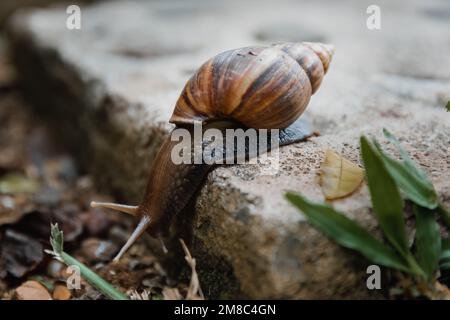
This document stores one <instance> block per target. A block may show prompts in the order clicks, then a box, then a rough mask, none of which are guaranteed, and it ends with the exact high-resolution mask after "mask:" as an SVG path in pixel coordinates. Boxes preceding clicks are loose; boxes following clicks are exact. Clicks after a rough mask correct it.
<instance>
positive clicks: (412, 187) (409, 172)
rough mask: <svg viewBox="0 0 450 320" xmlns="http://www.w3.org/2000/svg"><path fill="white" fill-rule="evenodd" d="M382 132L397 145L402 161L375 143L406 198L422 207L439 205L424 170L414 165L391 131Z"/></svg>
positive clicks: (429, 207)
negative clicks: (386, 152) (387, 153)
mask: <svg viewBox="0 0 450 320" xmlns="http://www.w3.org/2000/svg"><path fill="white" fill-rule="evenodd" d="M383 132H384V135H385V136H386V137H387V138H388V139H389V141H391V142H392V143H393V144H394V145H395V146H396V147H397V149H398V150H399V152H400V154H401V155H402V158H403V163H402V162H400V161H397V160H395V159H393V158H391V157H389V156H388V155H386V154H385V153H384V152H383V149H382V148H381V146H380V145H379V144H378V143H375V146H376V147H377V149H378V152H379V153H380V155H381V156H382V158H383V161H384V164H385V166H386V169H387V170H388V171H389V173H390V174H391V176H392V178H394V180H395V181H396V183H397V184H398V186H399V187H400V189H401V190H402V191H403V192H404V193H405V194H406V196H407V197H408V199H410V200H411V201H413V202H414V203H416V204H418V205H420V206H422V207H425V208H428V209H435V208H436V207H437V206H438V205H439V201H438V196H437V193H436V191H435V190H434V187H433V184H432V183H431V181H430V180H429V179H428V177H427V175H426V174H425V172H424V171H422V170H420V169H419V168H418V167H417V166H416V164H415V162H414V161H413V160H412V159H411V157H410V156H409V154H408V153H407V152H406V150H405V149H403V147H402V146H401V145H400V142H399V141H398V140H397V138H395V137H394V135H393V134H392V133H390V132H389V131H388V130H386V129H383Z"/></svg>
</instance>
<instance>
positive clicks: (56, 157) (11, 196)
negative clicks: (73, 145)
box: [0, 58, 203, 300]
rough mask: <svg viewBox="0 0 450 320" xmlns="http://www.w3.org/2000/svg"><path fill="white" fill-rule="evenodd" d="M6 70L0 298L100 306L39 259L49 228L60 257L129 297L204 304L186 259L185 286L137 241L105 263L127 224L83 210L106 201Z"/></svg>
mask: <svg viewBox="0 0 450 320" xmlns="http://www.w3.org/2000/svg"><path fill="white" fill-rule="evenodd" d="M2 59H3V58H2ZM6 65H7V68H8V69H9V70H4V68H5V66H6ZM10 68H11V65H10V64H9V62H5V61H3V60H2V61H1V63H0V74H1V75H2V76H1V77H0V78H1V83H0V87H1V89H2V90H0V149H1V150H2V152H0V299H44V300H48V299H57V300H66V299H105V296H104V295H102V294H101V293H99V291H98V290H97V289H96V288H93V287H92V286H91V285H90V284H89V283H88V282H86V281H85V280H84V279H81V288H80V289H79V290H69V289H67V287H66V286H65V282H66V280H67V279H68V277H70V276H71V273H70V272H67V268H66V266H65V265H63V264H62V263H60V262H58V261H56V260H54V259H50V258H49V257H48V256H46V255H44V254H43V249H47V248H50V243H49V237H50V223H55V222H56V223H58V224H59V225H60V226H61V229H62V230H63V232H64V236H65V239H64V240H65V250H66V251H67V252H69V253H70V254H71V255H73V256H74V257H75V258H76V259H77V260H79V261H81V262H82V263H84V264H86V265H87V266H88V267H89V268H91V269H92V270H94V271H95V272H97V273H98V274H100V275H101V276H102V277H103V278H104V279H105V280H107V281H109V282H111V283H113V284H114V286H116V287H117V288H119V289H120V290H121V291H122V292H128V293H129V295H130V297H131V298H133V297H134V298H136V299H142V300H151V299H162V298H164V297H167V298H169V297H171V298H177V299H178V298H182V297H183V296H185V297H187V296H189V298H193V299H195V298H203V295H202V294H201V290H200V286H199V282H198V277H197V275H196V272H195V259H193V258H192V256H191V255H190V254H189V255H187V257H188V259H187V261H188V263H189V265H190V266H191V268H193V269H192V270H193V271H192V275H193V279H194V281H191V284H190V285H188V284H186V283H183V282H178V281H176V280H175V279H171V278H170V277H169V276H168V275H167V273H166V272H165V270H164V268H163V267H162V265H161V264H160V262H159V260H158V257H157V256H155V255H153V254H152V253H151V250H150V249H149V248H148V245H147V244H146V243H145V242H144V241H140V242H138V243H137V244H136V246H134V247H133V250H130V253H129V254H127V255H126V256H125V257H124V258H123V259H122V260H121V261H120V262H119V263H117V264H112V263H110V261H111V260H110V257H111V256H112V255H114V254H115V253H117V250H118V248H120V247H121V246H122V245H123V242H124V241H125V240H126V239H125V238H126V236H127V235H128V234H129V232H130V231H131V229H132V220H131V219H129V218H127V217H124V216H122V215H116V214H111V213H107V212H105V211H103V210H100V209H93V208H90V207H89V206H88V204H89V201H90V199H92V198H98V199H104V200H106V201H110V200H112V199H110V198H109V197H108V196H105V195H102V194H98V193H97V192H96V190H95V188H94V185H93V183H92V180H91V178H90V176H88V175H83V174H81V173H80V172H78V171H77V169H76V165H75V164H74V161H73V159H72V158H71V157H70V156H69V155H68V154H67V153H66V152H65V150H63V149H61V148H60V147H59V146H57V145H56V144H55V143H54V142H53V141H52V140H51V138H50V137H51V134H49V133H48V131H47V129H46V128H45V127H44V126H43V125H42V124H41V123H39V121H38V120H36V119H34V118H32V117H31V116H30V115H29V114H28V110H27V106H26V104H25V102H24V99H23V98H22V93H21V91H20V87H19V86H16V85H15V81H16V80H15V78H11V79H9V80H8V79H7V75H10V76H11V77H15V72H14V70H11V69H10ZM3 71H5V72H3ZM169 283H170V286H169V285H168V284H169Z"/></svg>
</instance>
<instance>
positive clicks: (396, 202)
mask: <svg viewBox="0 0 450 320" xmlns="http://www.w3.org/2000/svg"><path fill="white" fill-rule="evenodd" d="M360 142H361V154H362V157H363V162H364V167H365V169H366V178H367V183H368V187H369V191H370V195H371V197H372V205H373V209H374V212H375V216H376V218H377V220H378V223H379V225H380V227H381V229H382V230H383V232H384V234H385V236H386V238H387V239H388V240H389V241H390V242H391V244H392V245H393V246H394V247H395V248H396V249H397V251H399V252H400V253H401V254H402V255H403V256H406V255H407V254H408V252H409V248H408V241H407V239H406V232H405V219H404V216H403V200H402V198H401V197H400V192H399V190H398V188H397V186H396V185H395V182H394V180H393V179H392V177H391V176H390V174H389V172H388V171H387V170H386V168H385V166H384V164H383V160H382V159H381V156H380V155H379V153H378V152H377V151H376V150H375V149H374V148H373V147H372V145H371V144H370V142H369V141H368V140H367V138H366V137H364V136H362V137H361V139H360Z"/></svg>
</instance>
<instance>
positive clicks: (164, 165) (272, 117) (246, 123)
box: [91, 42, 334, 260]
mask: <svg viewBox="0 0 450 320" xmlns="http://www.w3.org/2000/svg"><path fill="white" fill-rule="evenodd" d="M333 51H334V49H333V47H332V46H331V45H325V44H321V43H309V42H304V43H283V44H279V45H274V46H270V47H247V48H240V49H235V50H230V51H225V52H223V53H220V54H218V55H217V56H215V57H213V58H212V59H210V60H208V61H207V62H206V63H205V64H203V65H202V66H201V67H200V69H199V70H198V71H197V72H196V73H195V74H194V75H193V76H192V77H191V78H190V79H189V81H188V82H187V84H186V86H185V87H184V89H183V91H182V93H181V95H180V97H179V99H178V101H177V103H176V106H175V110H174V112H173V115H172V117H171V119H170V122H171V123H174V124H175V125H176V126H177V127H184V128H187V129H188V130H191V129H192V126H193V125H194V122H196V121H200V122H202V123H204V124H206V125H207V126H209V127H214V126H215V125H216V124H217V126H218V125H219V123H220V126H222V127H223V124H224V122H223V121H224V120H225V121H226V122H225V123H229V125H230V127H236V126H241V127H243V128H255V129H282V130H281V133H280V143H279V144H280V145H286V144H289V143H293V142H296V141H299V140H302V139H303V138H305V136H304V134H303V133H302V132H297V131H296V129H295V123H294V122H295V121H296V120H297V119H298V118H299V117H300V115H301V114H302V113H303V111H304V110H305V108H306V106H307V104H308V102H309V100H310V97H311V95H312V94H313V93H314V92H315V91H316V90H317V89H318V87H319V86H320V83H321V82H322V78H323V76H324V74H325V73H326V72H327V69H328V66H329V63H330V61H331V58H332V55H333ZM174 144H175V142H174V141H171V139H170V137H169V138H168V139H167V140H166V141H165V142H164V143H163V145H162V146H161V148H160V150H159V152H158V154H157V155H156V158H155V160H154V162H153V165H152V168H151V170H150V176H149V180H148V184H147V188H146V190H145V193H144V199H143V201H142V202H141V204H140V205H139V206H125V205H119V204H113V203H97V202H92V204H91V205H92V206H93V207H105V208H110V209H114V210H118V211H122V212H126V213H129V214H132V215H134V216H136V217H138V218H139V219H140V221H139V224H138V226H137V228H136V229H135V231H134V232H133V234H132V235H131V236H130V238H129V240H128V241H127V243H126V244H125V245H124V247H123V248H122V249H121V251H120V252H119V254H118V255H117V256H116V258H115V260H117V259H119V258H120V257H121V256H122V255H123V254H124V253H125V252H126V250H127V249H128V248H129V247H130V246H131V245H132V244H133V243H134V242H135V241H136V239H137V238H138V237H139V236H140V235H141V234H142V233H143V232H144V231H145V230H148V231H149V232H150V234H151V235H153V236H155V237H160V236H162V235H164V234H165V233H166V231H167V230H168V227H169V225H170V223H171V220H172V218H173V217H174V216H175V215H176V214H177V213H178V212H180V211H181V210H182V209H183V207H184V206H185V205H186V204H187V202H188V201H189V199H190V198H191V197H192V196H193V194H194V193H195V191H196V190H197V189H198V188H199V187H200V185H201V183H202V181H203V179H204V177H205V176H206V174H207V173H208V171H209V170H210V169H211V167H212V166H211V165H206V164H179V165H176V164H174V163H173V161H171V158H170V156H171V150H172V148H173V146H174Z"/></svg>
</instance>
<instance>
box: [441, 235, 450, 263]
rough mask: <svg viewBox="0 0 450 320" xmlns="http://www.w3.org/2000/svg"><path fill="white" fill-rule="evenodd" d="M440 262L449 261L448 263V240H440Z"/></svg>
mask: <svg viewBox="0 0 450 320" xmlns="http://www.w3.org/2000/svg"><path fill="white" fill-rule="evenodd" d="M441 246H442V248H441V256H440V260H449V262H450V238H446V239H442V242H441Z"/></svg>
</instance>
